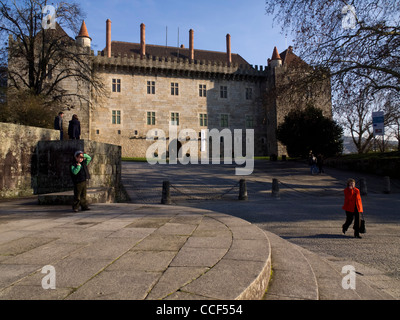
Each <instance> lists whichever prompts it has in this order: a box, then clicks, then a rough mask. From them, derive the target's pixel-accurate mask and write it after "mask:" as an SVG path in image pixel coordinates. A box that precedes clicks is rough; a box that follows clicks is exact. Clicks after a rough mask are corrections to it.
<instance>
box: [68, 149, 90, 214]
mask: <svg viewBox="0 0 400 320" xmlns="http://www.w3.org/2000/svg"><path fill="white" fill-rule="evenodd" d="M91 161H92V158H91V157H90V156H89V155H87V154H86V153H84V152H83V151H77V152H75V154H74V163H73V164H72V166H71V176H72V181H73V183H74V203H73V205H72V209H73V210H74V212H78V210H79V206H81V208H82V210H83V211H86V210H90V208H89V206H88V203H87V200H86V194H87V183H86V181H87V180H89V179H90V174H89V170H88V165H89V163H90V162H91Z"/></svg>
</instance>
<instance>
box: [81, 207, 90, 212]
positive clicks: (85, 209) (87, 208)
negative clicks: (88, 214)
mask: <svg viewBox="0 0 400 320" xmlns="http://www.w3.org/2000/svg"><path fill="white" fill-rule="evenodd" d="M82 211H90V208H89V207H86V208H82Z"/></svg>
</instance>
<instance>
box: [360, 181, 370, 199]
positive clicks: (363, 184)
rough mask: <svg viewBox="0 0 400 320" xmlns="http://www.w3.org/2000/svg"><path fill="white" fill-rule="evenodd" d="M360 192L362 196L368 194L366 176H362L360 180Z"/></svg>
mask: <svg viewBox="0 0 400 320" xmlns="http://www.w3.org/2000/svg"><path fill="white" fill-rule="evenodd" d="M360 193H361V195H362V196H366V195H367V194H368V190H367V180H366V179H365V178H361V180H360Z"/></svg>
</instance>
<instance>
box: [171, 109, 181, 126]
mask: <svg viewBox="0 0 400 320" xmlns="http://www.w3.org/2000/svg"><path fill="white" fill-rule="evenodd" d="M171 125H172V126H179V113H178V112H171Z"/></svg>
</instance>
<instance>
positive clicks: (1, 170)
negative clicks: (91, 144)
mask: <svg viewBox="0 0 400 320" xmlns="http://www.w3.org/2000/svg"><path fill="white" fill-rule="evenodd" d="M59 138H60V133H59V132H58V131H56V130H48V129H42V128H35V127H27V126H20V125H15V124H10V123H0V198H13V197H21V196H31V195H33V194H34V190H35V189H36V185H35V183H36V181H35V179H34V178H33V176H34V174H33V175H32V171H34V168H33V167H32V164H33V163H34V161H32V160H33V157H34V155H35V152H36V147H37V144H38V141H41V140H57V139H59Z"/></svg>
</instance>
